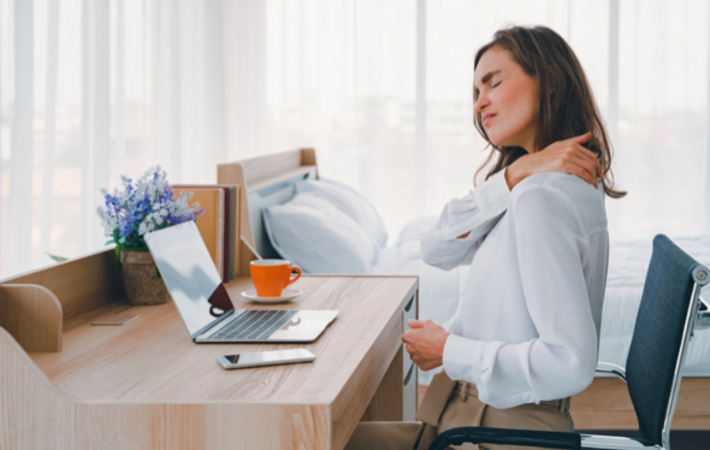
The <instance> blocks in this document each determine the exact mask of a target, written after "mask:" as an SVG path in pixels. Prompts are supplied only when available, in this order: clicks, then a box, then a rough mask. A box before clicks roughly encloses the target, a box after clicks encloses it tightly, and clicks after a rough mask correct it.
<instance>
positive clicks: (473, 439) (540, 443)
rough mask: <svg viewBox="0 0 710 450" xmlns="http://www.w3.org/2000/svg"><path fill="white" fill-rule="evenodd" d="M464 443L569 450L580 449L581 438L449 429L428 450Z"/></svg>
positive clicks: (544, 432) (556, 434)
mask: <svg viewBox="0 0 710 450" xmlns="http://www.w3.org/2000/svg"><path fill="white" fill-rule="evenodd" d="M464 442H470V443H472V444H484V443H485V444H500V445H524V446H533V447H545V448H561V449H569V450H579V449H581V438H580V435H579V434H578V433H561V432H557V431H535V430H511V429H507V428H487V427H458V428H451V429H450V430H446V431H444V432H443V433H441V434H440V435H438V436H437V437H436V439H434V442H432V443H431V445H430V446H429V450H445V449H446V448H447V447H448V446H449V445H461V444H463V443H464Z"/></svg>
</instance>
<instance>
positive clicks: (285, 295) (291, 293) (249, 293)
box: [242, 288, 303, 303]
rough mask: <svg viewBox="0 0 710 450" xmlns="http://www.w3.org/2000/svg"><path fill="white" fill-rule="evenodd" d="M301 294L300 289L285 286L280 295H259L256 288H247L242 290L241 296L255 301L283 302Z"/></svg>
mask: <svg viewBox="0 0 710 450" xmlns="http://www.w3.org/2000/svg"><path fill="white" fill-rule="evenodd" d="M301 294H303V292H301V290H300V289H294V288H286V289H284V290H283V292H281V297H259V296H258V295H256V289H249V290H246V291H244V292H242V297H244V298H246V299H248V300H251V301H253V302H256V303H283V302H290V301H292V300H294V299H296V298H297V297H298V296H299V295H301Z"/></svg>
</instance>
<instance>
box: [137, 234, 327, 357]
mask: <svg viewBox="0 0 710 450" xmlns="http://www.w3.org/2000/svg"><path fill="white" fill-rule="evenodd" d="M144 238H145V242H146V244H148V249H149V250H150V253H151V254H152V255H153V259H154V260H155V264H156V265H157V266H158V271H159V272H160V276H161V277H162V278H163V281H164V282H165V286H167V288H168V292H169V293H170V297H171V298H172V299H173V302H174V303H175V307H176V308H177V310H178V312H179V313H180V317H181V318H182V321H183V322H184V323H185V327H186V328H187V331H188V333H189V334H190V337H191V338H192V340H193V341H194V342H195V343H197V344H208V343H234V342H255V343H256V342H313V341H315V340H316V339H317V338H318V336H320V334H321V333H323V331H324V330H325V329H326V328H327V327H328V325H330V323H331V322H332V321H333V320H334V319H335V318H336V317H337V315H338V311H318V310H310V311H309V310H289V309H259V310H255V309H239V310H237V309H234V306H233V305H232V301H231V300H230V298H229V294H228V293H227V289H225V287H224V284H223V283H222V279H221V278H220V276H219V273H218V272H217V268H216V267H215V266H214V263H213V262H212V258H211V257H210V254H209V252H208V251H207V247H206V246H205V242H204V241H203V240H202V236H200V232H199V231H198V230H197V225H195V222H193V221H188V222H183V223H181V224H179V225H174V226H171V227H168V228H163V229H162V230H158V231H153V232H150V233H147V234H146V235H145V236H144Z"/></svg>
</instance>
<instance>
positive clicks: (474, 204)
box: [421, 168, 510, 270]
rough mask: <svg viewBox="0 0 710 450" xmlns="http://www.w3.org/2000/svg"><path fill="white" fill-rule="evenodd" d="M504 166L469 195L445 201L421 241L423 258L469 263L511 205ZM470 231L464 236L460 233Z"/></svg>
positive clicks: (438, 263)
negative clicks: (442, 208) (441, 209)
mask: <svg viewBox="0 0 710 450" xmlns="http://www.w3.org/2000/svg"><path fill="white" fill-rule="evenodd" d="M506 170H507V168H506V169H505V170H502V171H500V172H498V173H496V174H495V175H493V176H491V177H490V178H489V179H488V180H486V182H485V183H483V184H481V185H480V186H479V187H478V188H476V189H475V190H473V191H470V192H469V193H468V195H466V196H464V197H462V198H457V199H453V200H451V201H450V202H449V203H447V204H446V206H445V207H444V210H443V211H442V212H441V215H440V216H439V220H438V221H437V222H436V224H435V225H434V227H432V229H431V230H429V231H428V232H427V234H426V235H425V236H424V238H423V239H422V242H421V253H422V260H423V261H424V262H425V263H427V264H429V265H432V266H435V267H439V268H440V269H444V270H451V269H453V268H454V267H456V266H459V265H461V264H470V263H471V261H472V260H473V256H474V255H475V253H476V251H477V250H478V248H479V247H480V246H481V243H482V242H483V240H484V239H485V238H486V236H487V235H488V233H489V232H490V231H491V229H493V227H494V226H495V224H496V223H497V222H498V220H500V218H501V217H502V215H503V213H504V212H505V211H506V210H507V209H508V200H509V198H510V189H509V188H508V183H507V182H506V181H505V171H506ZM469 231H470V232H471V233H470V234H469V235H468V236H466V237H465V238H462V239H459V238H458V237H459V236H461V235H463V234H465V233H466V232H469Z"/></svg>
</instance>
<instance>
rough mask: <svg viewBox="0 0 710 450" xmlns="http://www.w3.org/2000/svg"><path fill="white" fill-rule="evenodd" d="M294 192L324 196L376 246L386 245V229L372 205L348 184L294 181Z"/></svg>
mask: <svg viewBox="0 0 710 450" xmlns="http://www.w3.org/2000/svg"><path fill="white" fill-rule="evenodd" d="M296 192H298V193H306V192H308V193H311V194H313V195H316V196H318V197H321V198H324V199H326V200H328V201H329V202H331V203H332V204H333V205H335V206H336V207H337V208H338V209H339V210H341V211H342V212H344V213H345V214H347V215H348V216H349V217H350V218H352V219H353V220H354V221H355V222H357V223H359V224H360V226H362V228H363V229H364V230H365V232H366V233H367V235H368V236H370V238H371V239H372V241H373V242H374V243H375V245H377V246H378V247H380V248H382V247H384V246H385V245H387V229H386V228H385V224H384V223H382V219H381V218H380V215H379V214H378V213H377V210H376V209H375V207H374V206H372V204H371V203H370V202H369V201H368V200H367V199H366V198H365V197H363V195H362V194H360V193H359V192H357V191H356V190H355V189H353V188H351V187H350V186H348V185H346V184H343V183H341V182H339V181H334V180H324V179H322V178H321V179H320V180H304V181H301V182H298V183H296Z"/></svg>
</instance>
